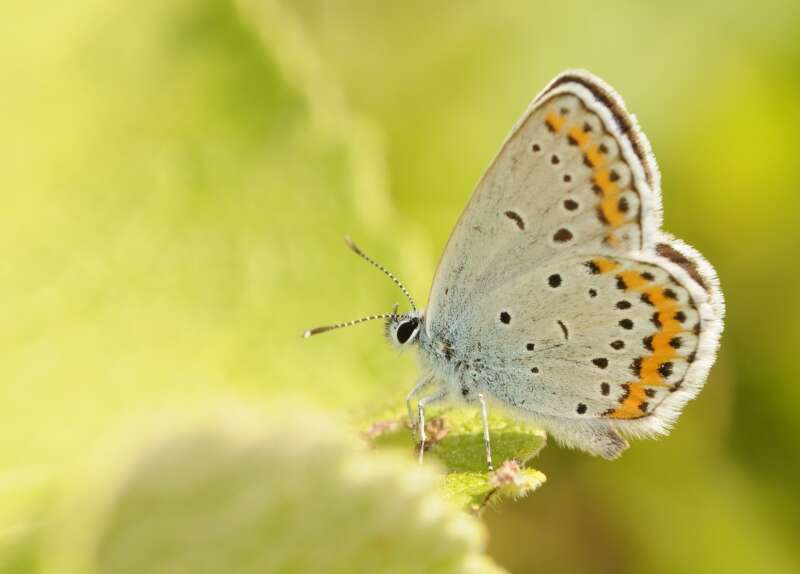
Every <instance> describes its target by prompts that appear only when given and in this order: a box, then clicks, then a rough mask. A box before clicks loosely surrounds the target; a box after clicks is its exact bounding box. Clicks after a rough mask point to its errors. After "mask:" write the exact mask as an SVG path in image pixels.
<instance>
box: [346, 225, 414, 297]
mask: <svg viewBox="0 0 800 574" xmlns="http://www.w3.org/2000/svg"><path fill="white" fill-rule="evenodd" d="M344 242H345V243H347V246H348V247H349V248H350V249H352V250H353V253H355V254H356V255H358V256H359V257H361V258H362V259H363V260H365V261H366V262H367V263H369V264H370V265H372V266H373V267H375V268H376V269H380V270H381V271H383V272H384V273H385V274H386V276H387V277H388V278H389V279H391V280H392V281H393V282H394V284H395V285H397V286H398V287H400V290H401V291H402V292H403V295H405V296H406V299H408V302H409V303H411V309H412V310H414V311H416V310H417V306H416V305H414V299H412V298H411V293H409V292H408V289H406V287H405V285H403V284H402V283H401V282H400V280H399V279H398V278H397V277H395V276H394V274H393V273H392V272H391V271H389V270H388V269H386V267H384V266H383V265H381V264H380V263H378V262H377V261H375V260H374V259H373V258H372V257H370V256H369V255H367V254H366V253H364V252H363V251H361V249H359V248H358V245H356V244H355V243H353V240H352V239H350V236H349V235H345V236H344Z"/></svg>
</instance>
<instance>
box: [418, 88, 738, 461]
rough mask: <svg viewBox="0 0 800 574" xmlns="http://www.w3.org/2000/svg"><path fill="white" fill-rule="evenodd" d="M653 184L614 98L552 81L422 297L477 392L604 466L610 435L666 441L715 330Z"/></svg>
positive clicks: (700, 375) (710, 308)
mask: <svg viewBox="0 0 800 574" xmlns="http://www.w3.org/2000/svg"><path fill="white" fill-rule="evenodd" d="M658 185H659V181H658V170H657V167H656V166H655V162H654V160H653V159H652V157H651V156H650V154H649V145H648V144H647V141H646V140H645V138H644V136H643V135H642V134H641V133H640V132H639V131H638V128H637V127H636V125H635V123H634V122H633V120H632V119H631V117H630V116H628V114H627V113H626V112H625V109H624V106H623V104H622V102H621V100H619V98H618V97H617V96H616V95H615V94H614V93H613V91H612V90H611V89H610V88H609V87H607V86H605V84H603V83H602V82H601V81H600V80H598V79H596V78H594V77H592V76H590V75H588V74H586V73H577V72H570V73H567V74H564V75H562V76H560V77H559V78H557V79H556V80H554V81H553V82H552V83H551V85H550V86H549V87H548V88H547V89H545V91H544V92H542V94H540V95H539V96H538V97H537V98H536V99H535V100H534V103H533V104H532V105H531V107H530V109H529V110H528V112H526V114H525V115H524V116H523V118H522V120H521V121H520V122H519V124H518V125H517V126H516V127H515V128H514V130H512V133H511V135H510V136H509V138H508V139H507V140H506V142H505V143H504V145H503V147H502V148H501V151H500V153H499V154H498V156H497V157H496V158H495V160H494V161H493V163H492V165H491V166H490V168H489V170H488V171H487V173H486V175H485V176H484V177H483V179H482V180H481V182H480V183H479V185H478V188H477V190H476V191H475V193H474V194H473V196H472V198H471V200H470V203H469V205H468V206H467V208H466V209H465V211H464V213H463V214H462V216H461V219H460V220H459V222H458V224H457V225H456V228H455V229H454V231H453V234H452V236H451V238H450V241H449V243H448V247H447V249H446V250H445V253H444V255H443V257H442V261H441V263H440V266H439V269H438V270H437V273H436V277H435V279H434V285H433V287H432V290H431V296H430V301H429V308H428V314H427V318H426V329H427V332H428V335H429V336H430V337H431V338H432V339H433V340H446V341H448V345H452V346H453V348H454V349H455V353H456V355H458V356H460V357H463V358H464V364H465V365H467V367H466V370H465V371H464V372H465V373H466V374H465V375H464V376H467V377H468V378H469V379H470V380H471V381H472V383H473V384H475V385H477V386H478V387H481V386H483V387H486V388H487V389H488V390H489V391H490V392H491V394H492V395H493V396H494V397H496V398H497V399H499V400H500V401H501V402H504V403H505V404H507V405H508V406H510V407H511V408H513V409H515V410H517V411H519V412H522V413H525V414H528V415H530V416H533V417H534V418H537V419H538V420H539V421H541V422H542V423H543V424H545V426H547V427H549V429H550V430H551V431H552V432H554V433H555V434H556V437H557V438H560V439H561V440H562V441H564V442H566V443H568V444H572V445H575V446H578V447H580V448H584V449H585V450H589V451H591V452H595V453H598V454H602V455H604V456H609V457H611V456H616V455H617V454H619V452H620V451H621V449H622V448H624V447H625V442H624V440H623V439H621V438H620V437H619V436H618V435H617V434H616V431H617V430H623V431H627V432H629V433H631V434H653V433H656V432H665V431H666V429H667V428H668V427H669V425H670V424H671V423H672V422H673V421H674V420H675V418H676V417H677V415H678V414H679V413H680V408H681V407H682V406H683V404H684V403H685V402H686V401H687V400H688V399H689V398H691V397H692V396H694V394H696V392H697V391H698V390H699V388H700V387H701V386H702V384H703V382H704V380H705V376H706V374H707V371H708V369H709V368H710V365H711V363H712V362H713V358H714V353H715V350H716V347H717V342H718V338H719V333H720V331H721V326H722V314H723V304H722V296H721V293H720V292H719V289H718V285H717V282H716V277H715V274H714V272H713V269H712V268H711V266H710V265H709V264H708V263H706V262H705V261H704V260H703V259H702V257H701V256H700V255H699V254H698V253H697V252H695V251H694V250H692V249H691V248H689V247H688V246H685V245H684V244H682V243H680V242H678V241H676V240H673V239H672V238H670V237H668V236H666V235H665V234H663V233H662V232H661V231H660V229H659V228H660V196H659V190H658ZM471 358H480V359H481V362H480V365H479V368H478V369H477V370H475V369H474V368H473V367H474V363H472V362H471Z"/></svg>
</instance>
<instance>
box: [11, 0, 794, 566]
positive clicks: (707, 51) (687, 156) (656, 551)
mask: <svg viewBox="0 0 800 574" xmlns="http://www.w3.org/2000/svg"><path fill="white" fill-rule="evenodd" d="M1 10H2V11H1V12H0V16H1V17H0V32H1V33H0V61H2V85H0V104H1V105H2V110H3V114H2V136H3V137H2V139H1V140H0V142H2V143H0V185H2V193H3V198H4V202H3V207H2V209H0V242H1V243H2V245H3V250H2V253H3V256H2V258H0V313H1V314H2V324H3V329H2V330H0V353H2V361H0V421H2V422H0V424H2V427H0V428H1V429H2V435H0V437H1V438H0V548H2V545H8V544H14V541H15V540H17V539H18V538H19V537H20V536H26V535H28V534H30V533H33V535H34V536H35V533H36V532H37V525H38V524H39V520H40V517H41V516H42V514H43V513H46V512H47V508H48V505H49V504H50V501H51V500H53V499H55V498H56V497H57V495H58V492H59V488H60V486H59V485H60V484H61V480H62V478H63V477H64V476H67V475H69V474H70V473H71V472H72V470H73V468H74V466H75V465H76V464H78V463H79V461H82V460H83V459H84V458H85V457H86V456H87V453H88V452H90V451H91V450H92V449H93V448H94V446H95V445H96V444H97V443H98V442H99V441H101V440H102V439H103V438H104V437H106V436H108V435H109V434H110V433H113V432H114V429H116V428H118V427H119V426H120V425H123V424H125V422H126V421H132V420H137V417H139V416H141V415H142V414H143V413H152V412H157V411H160V410H163V409H169V408H172V407H176V406H178V407H180V408H184V409H186V408H192V406H193V405H199V404H203V403H207V402H209V401H210V402H214V401H218V400H222V399H227V398H230V397H234V398H237V399H243V400H245V401H248V402H253V403H257V404H260V403H264V404H269V403H272V402H273V401H275V400H276V399H278V400H281V401H289V402H292V403H294V404H300V405H302V404H314V405H316V406H322V407H324V408H327V409H329V410H333V411H337V412H339V411H344V410H346V409H353V408H362V407H364V406H365V405H370V404H376V403H381V404H388V405H394V404H397V403H399V402H400V401H401V400H402V397H403V395H404V392H405V391H406V390H407V389H408V388H409V385H410V384H411V383H413V381H414V379H415V375H416V373H415V366H414V363H413V360H412V359H411V358H410V357H403V358H399V357H397V356H396V353H395V352H394V351H392V350H391V349H390V348H389V347H388V345H386V343H385V341H384V340H383V339H382V336H381V327H380V326H379V325H375V324H373V325H368V326H364V327H360V328H358V329H352V330H350V331H348V332H342V333H338V334H336V335H328V336H325V337H320V338H319V339H314V340H310V341H303V340H301V339H300V337H299V334H300V333H301V332H302V330H303V329H305V328H306V327H309V326H313V325H315V324H319V323H327V322H331V321H336V320H343V319H348V318H354V317H357V316H360V315H363V314H368V313H373V312H383V311H387V310H389V309H390V308H391V306H392V304H393V303H394V302H396V301H397V302H400V294H399V293H398V292H397V291H396V290H395V288H394V287H393V286H392V285H391V283H389V282H388V281H386V280H385V278H383V277H381V276H380V275H379V274H377V273H375V272H374V270H371V269H369V268H368V267H367V266H365V265H364V264H363V262H360V261H358V260H357V258H355V257H353V256H352V254H349V253H348V252H347V251H346V249H345V248H344V246H343V244H342V241H341V236H342V235H343V234H344V233H350V234H352V235H353V237H354V238H356V239H357V240H358V242H359V243H360V244H361V246H362V247H363V248H364V249H366V250H367V251H368V252H370V253H371V254H372V255H374V256H375V257H376V258H378V259H379V260H381V261H383V262H385V264H386V265H387V266H389V267H390V268H392V269H393V270H395V271H396V272H397V274H398V275H399V276H400V277H402V278H403V279H404V281H405V282H406V283H407V284H408V286H409V288H410V289H411V291H412V293H414V294H415V295H416V298H417V299H418V300H421V303H424V299H425V297H426V295H427V291H428V288H429V283H430V280H431V278H432V276H433V272H434V269H435V265H436V261H437V259H438V256H439V254H440V252H441V250H442V248H443V246H444V244H445V241H446V239H447V236H448V234H449V232H450V229H451V227H452V225H453V223H454V222H455V220H456V218H457V217H458V214H459V213H460V211H461V209H462V208H463V206H464V205H465V203H466V201H467V198H468V196H469V193H470V192H471V190H472V188H473V186H474V184H475V182H476V181H477V179H478V178H479V177H480V175H481V173H482V171H483V170H484V168H485V167H486V166H487V164H488V162H489V161H490V159H491V158H492V156H493V154H494V153H495V151H496V150H497V148H498V146H499V145H500V142H501V141H502V139H503V137H504V136H505V134H506V132H507V131H508V130H509V128H510V127H511V125H512V124H513V123H514V121H515V120H516V119H517V117H518V116H519V114H520V113H521V112H522V111H523V110H524V109H525V107H526V105H527V104H528V102H529V100H530V99H531V98H532V97H533V96H534V95H535V94H536V93H537V92H538V91H539V90H540V89H541V88H542V87H543V86H544V85H545V84H546V83H547V82H548V81H549V80H550V79H551V78H552V77H553V76H554V75H555V74H557V73H558V72H559V71H561V70H562V69H564V68H567V67H582V68H587V69H589V70H591V71H593V72H595V73H597V74H598V75H600V76H601V77H603V78H604V79H606V80H607V81H608V82H610V83H611V84H612V85H614V86H615V87H616V88H617V89H618V90H619V91H620V92H621V93H622V94H623V96H624V97H625V100H626V102H627V104H628V107H629V109H630V110H631V111H633V112H635V113H636V115H637V116H638V118H639V120H640V122H641V124H642V126H643V127H644V129H645V131H646V133H647V134H648V136H649V138H650V140H651V142H652V144H653V148H654V151H655V153H656V155H657V158H658V160H659V163H660V166H661V170H662V176H663V192H664V207H665V227H666V229H667V230H669V231H671V232H673V233H675V234H676V235H678V236H679V237H681V238H683V239H685V240H686V241H688V242H689V243H691V244H693V245H695V246H696V247H698V248H699V249H700V250H701V251H702V252H703V253H704V254H705V255H706V256H707V257H708V259H709V260H710V261H711V262H712V263H713V264H714V265H715V266H716V268H717V270H718V272H719V275H720V278H721V281H722V286H723V291H724V293H725V296H726V299H727V303H728V317H727V327H726V331H725V334H724V337H723V342H722V351H721V354H720V358H719V361H718V362H717V364H716V366H715V367H714V369H713V372H712V375H711V378H710V381H709V384H708V387H707V389H706V390H705V391H704V392H703V393H702V394H701V395H700V397H699V398H698V400H696V401H694V402H692V403H691V404H690V405H689V406H688V407H687V408H686V410H685V413H684V415H683V417H682V419H681V421H680V423H679V424H678V425H677V427H676V429H675V431H674V432H673V433H672V435H671V436H670V437H669V438H668V439H664V440H661V441H647V442H637V443H635V444H634V446H633V448H632V449H631V450H630V451H628V453H626V455H625V456H624V457H623V458H622V459H621V460H620V461H617V462H613V463H609V462H605V461H602V460H596V459H592V458H590V457H587V456H586V455H582V454H578V453H574V452H568V451H565V450H562V449H559V448H557V447H555V446H553V445H551V446H549V447H548V448H546V449H545V450H544V451H543V453H542V455H541V456H540V459H539V461H538V464H537V466H538V468H540V469H541V470H543V471H544V472H545V473H546V474H547V475H548V482H547V485H546V486H545V487H544V488H543V489H542V490H541V491H539V492H537V493H536V494H534V495H533V496H532V497H530V498H529V499H527V500H525V501H523V502H521V503H505V504H503V505H501V506H500V507H499V508H498V509H496V510H493V511H491V512H489V513H487V515H486V517H485V518H486V522H487V524H488V527H489V531H490V545H489V552H490V554H491V555H492V556H493V557H494V558H495V560H496V561H497V562H498V563H499V564H501V565H503V566H505V567H506V568H508V569H509V570H510V571H511V572H515V573H516V572H644V571H646V572H675V571H688V572H722V571H725V572H749V571H757V572H797V571H800V546H798V543H797V541H798V539H800V487H798V484H800V482H798V479H799V478H800V448H799V447H798V440H799V439H800V416H798V414H797V409H798V406H800V383H798V377H797V372H796V371H797V369H796V364H797V360H796V354H797V350H796V345H797V341H798V339H800V304H798V300H797V299H795V297H796V296H797V292H798V289H800V270H799V269H800V267H799V265H800V260H798V256H797V251H798V248H800V217H799V216H798V213H797V211H798V209H800V199H799V198H800V183H798V182H800V179H799V178H798V177H797V168H798V167H799V166H800V163H799V161H798V154H797V141H798V137H799V136H800V105H798V104H800V4H798V2H797V1H796V0H769V1H762V2H759V3H745V2H730V1H728V2H722V1H718V2H705V1H698V0H694V1H691V2H689V1H685V0H678V1H674V2H669V3H655V2H653V3H644V2H635V1H632V0H631V1H628V2H605V3H597V2H588V1H586V2H574V3H566V2H522V1H520V2H505V3H502V4H501V3H497V2H489V1H472V2H422V1H418V0H410V1H407V2H402V3H399V2H397V3H377V2H368V1H366V0H360V1H359V0H353V1H341V2H327V1H323V0H317V1H311V0H307V1H296V2H286V1H285V2H278V1H276V0H270V1H266V0H264V1H259V0H242V1H241V2H233V1H228V0H194V1H190V0H173V1H172V2H162V1H155V0H142V1H139V2H127V3H122V2H107V1H103V0H79V1H75V2H72V3H59V2H52V1H51V2H42V1H31V2H25V3H22V2H4V3H3V5H2V9H1ZM20 571H22V570H20ZM25 571H28V570H25Z"/></svg>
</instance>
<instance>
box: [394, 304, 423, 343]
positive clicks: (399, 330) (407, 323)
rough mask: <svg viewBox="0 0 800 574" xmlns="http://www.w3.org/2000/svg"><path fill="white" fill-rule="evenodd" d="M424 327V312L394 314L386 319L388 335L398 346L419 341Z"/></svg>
mask: <svg viewBox="0 0 800 574" xmlns="http://www.w3.org/2000/svg"><path fill="white" fill-rule="evenodd" d="M421 327H422V312H421V311H416V310H415V311H411V312H410V313H404V314H403V315H396V314H392V315H390V316H389V317H388V318H387V319H386V336H387V337H388V338H389V341H390V342H391V343H392V344H393V345H394V346H396V347H398V348H405V347H409V346H411V345H413V344H414V343H416V342H417V338H418V337H419V332H420V329H421Z"/></svg>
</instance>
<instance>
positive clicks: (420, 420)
mask: <svg viewBox="0 0 800 574" xmlns="http://www.w3.org/2000/svg"><path fill="white" fill-rule="evenodd" d="M445 397H447V391H446V390H444V389H442V390H440V391H439V392H438V393H436V394H435V395H430V396H427V397H425V398H422V399H420V400H419V402H418V403H417V410H418V412H419V415H418V417H417V426H418V428H419V463H420V464H422V457H423V456H424V454H425V407H426V406H427V405H429V404H431V403H435V402H437V401H440V400H442V399H444V398H445Z"/></svg>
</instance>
